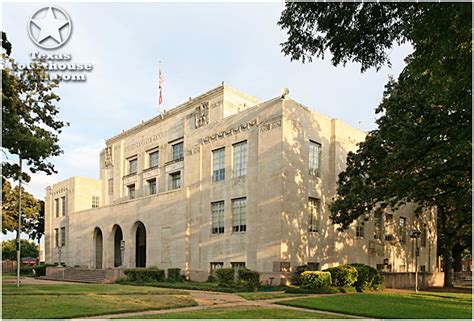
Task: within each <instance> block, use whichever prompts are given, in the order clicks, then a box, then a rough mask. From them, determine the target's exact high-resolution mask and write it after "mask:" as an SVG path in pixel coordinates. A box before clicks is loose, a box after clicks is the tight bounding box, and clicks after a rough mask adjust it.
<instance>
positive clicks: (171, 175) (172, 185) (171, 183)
mask: <svg viewBox="0 0 474 321" xmlns="http://www.w3.org/2000/svg"><path fill="white" fill-rule="evenodd" d="M168 175H169V186H168V187H169V190H170V191H173V190H176V189H180V188H182V187H183V186H182V182H181V178H182V173H181V171H180V170H179V171H176V172H171V173H169V174H168ZM176 176H178V177H179V179H178V180H175V179H174V178H175V177H176ZM175 182H178V184H177V185H175Z"/></svg>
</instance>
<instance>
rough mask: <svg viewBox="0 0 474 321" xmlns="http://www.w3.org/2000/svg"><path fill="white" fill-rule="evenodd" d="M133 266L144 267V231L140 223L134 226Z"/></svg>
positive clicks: (143, 226)
mask: <svg viewBox="0 0 474 321" xmlns="http://www.w3.org/2000/svg"><path fill="white" fill-rule="evenodd" d="M135 226H136V230H135V266H136V267H146V229H145V225H143V223H142V222H137V223H136V224H135Z"/></svg>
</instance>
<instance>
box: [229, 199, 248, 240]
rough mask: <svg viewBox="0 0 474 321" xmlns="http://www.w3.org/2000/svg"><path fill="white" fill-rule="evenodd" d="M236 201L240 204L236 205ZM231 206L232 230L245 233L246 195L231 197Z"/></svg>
mask: <svg viewBox="0 0 474 321" xmlns="http://www.w3.org/2000/svg"><path fill="white" fill-rule="evenodd" d="M241 202H243V203H241ZM237 203H240V205H238V206H236V204H237ZM242 204H243V205H242ZM231 207H232V232H233V233H245V232H246V231H247V197H239V198H234V199H232V200H231ZM242 209H244V211H242ZM237 211H238V213H237ZM237 215H238V219H237V220H236V218H237ZM236 223H238V224H236Z"/></svg>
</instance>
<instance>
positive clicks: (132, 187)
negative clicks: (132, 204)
mask: <svg viewBox="0 0 474 321" xmlns="http://www.w3.org/2000/svg"><path fill="white" fill-rule="evenodd" d="M127 190H128V198H130V199H131V200H132V199H134V198H135V184H131V185H128V186H127Z"/></svg>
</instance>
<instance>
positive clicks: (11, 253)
mask: <svg viewBox="0 0 474 321" xmlns="http://www.w3.org/2000/svg"><path fill="white" fill-rule="evenodd" d="M20 251H21V257H34V258H37V257H38V255H39V250H38V245H36V244H35V243H33V242H30V241H27V240H21V241H20ZM2 258H3V259H4V260H12V261H16V240H9V241H3V242H2Z"/></svg>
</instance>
